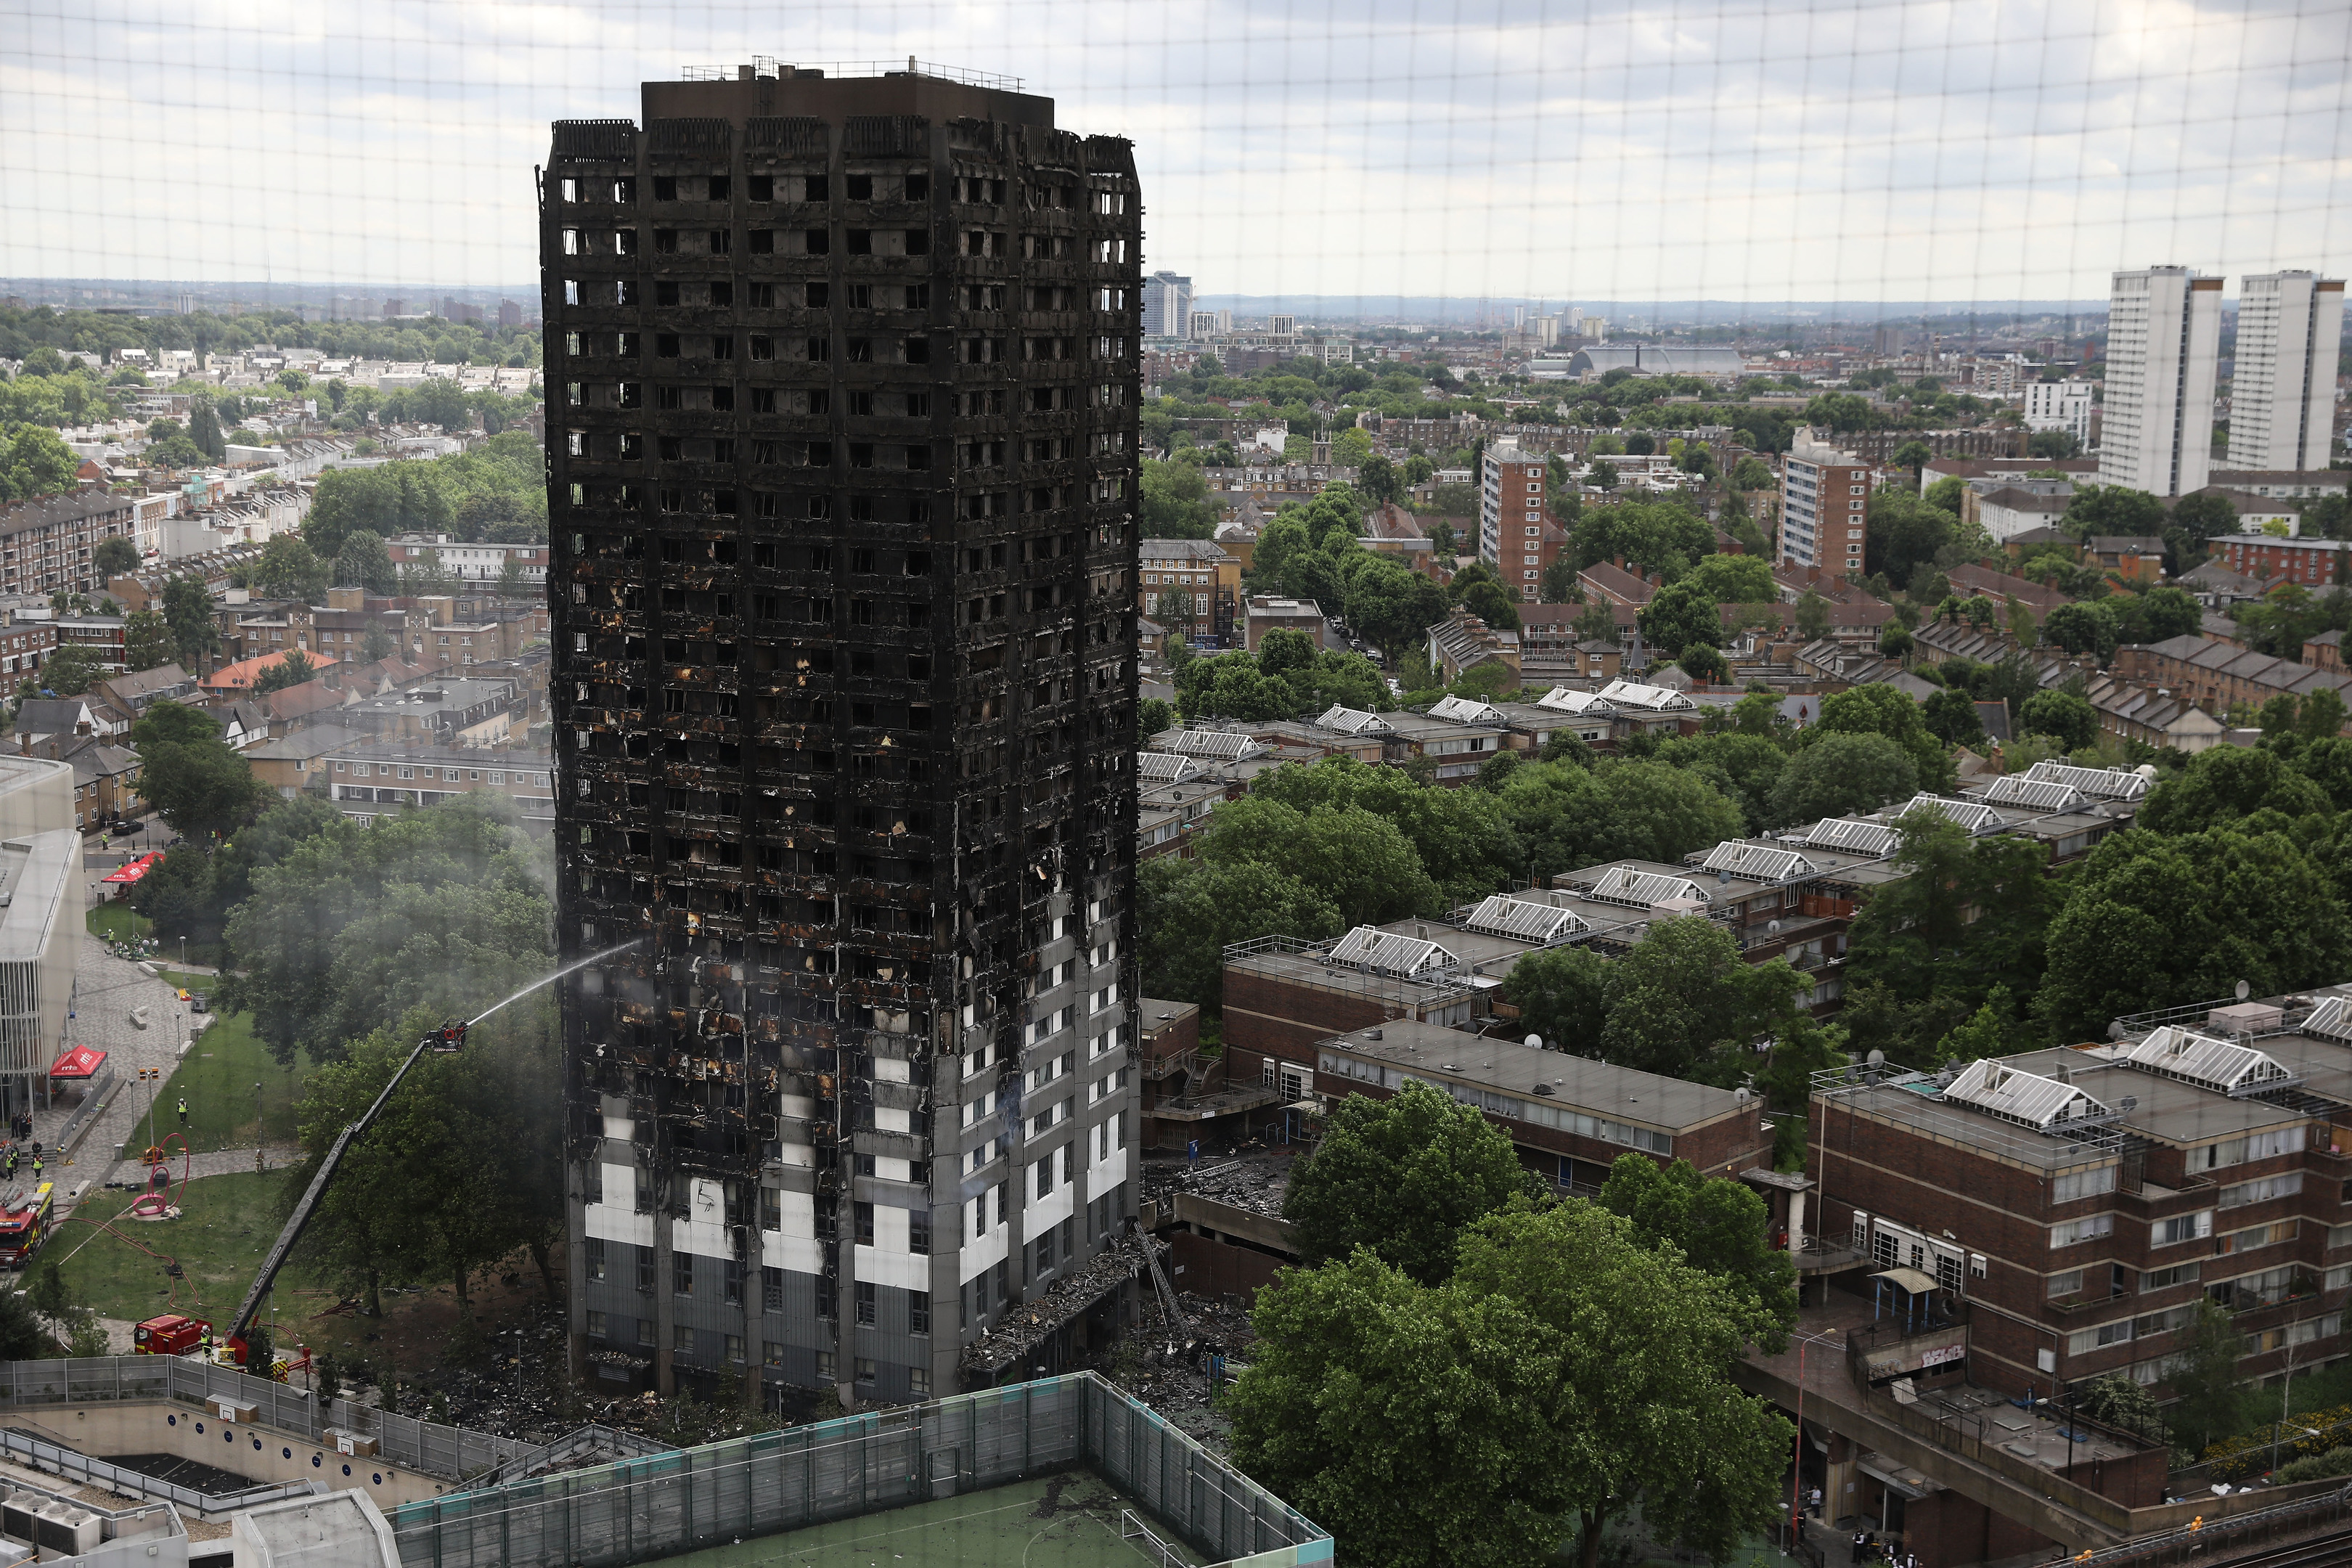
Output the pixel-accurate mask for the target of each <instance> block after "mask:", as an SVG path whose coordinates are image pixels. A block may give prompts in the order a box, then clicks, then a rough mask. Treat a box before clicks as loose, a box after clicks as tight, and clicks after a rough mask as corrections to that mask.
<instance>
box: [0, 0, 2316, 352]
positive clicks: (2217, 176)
mask: <svg viewBox="0 0 2352 1568" xmlns="http://www.w3.org/2000/svg"><path fill="white" fill-rule="evenodd" d="M755 55H758V56H765V57H770V58H777V59H782V60H785V61H788V62H800V63H803V64H828V65H833V64H838V63H842V62H859V61H868V60H872V61H883V60H888V61H892V62H903V60H904V59H905V58H906V57H908V56H909V55H913V56H915V57H917V58H920V59H921V60H924V61H926V62H939V63H940V64H944V65H949V66H953V67H958V68H966V69H972V70H981V71H992V72H1003V73H1007V74H1010V75H1015V76H1018V77H1020V78H1022V79H1023V81H1024V87H1025V89H1026V90H1028V91H1031V92H1039V93H1044V94H1046V95H1048V96H1051V97H1052V98H1054V99H1055V100H1057V106H1058V107H1057V115H1058V120H1059V123H1061V124H1062V125H1063V126H1065V127H1066V128H1069V129H1074V130H1078V131H1082V132H1089V133H1104V134H1115V135H1124V136H1127V137H1129V138H1131V139H1132V140H1133V141H1134V142H1135V143H1136V148H1137V162H1138V164H1139V170H1140V172H1141V174H1142V180H1143V189H1144V202H1145V226H1146V242H1145V257H1144V261H1145V266H1146V268H1148V269H1157V268H1170V269H1171V270H1174V271H1177V272H1180V273H1184V274H1187V275H1189V276H1191V277H1192V279H1194V280H1195V285H1196V287H1197V288H1198V289H1201V290H1202V291H1203V292H1207V293H1213V294H1229V295H1251V296H1300V295H1323V296H1340V297H1347V298H1352V299H1358V300H1362V301H1363V308H1364V309H1365V310H1368V311H1377V310H1378V308H1379V304H1380V301H1381V299H1382V298H1383V297H1386V298H1389V299H1391V300H1393V299H1394V298H1396V297H1397V296H1400V295H1446V296H1454V297H1457V298H1477V297H1484V296H1493V297H1499V298H1514V299H1517V298H1529V299H1537V300H1549V301H1557V302H1559V303H1564V304H1573V303H1576V302H1577V301H1579V300H1601V299H1610V300H1644V299H1660V300H1667V299H1710V300H1732V301H1737V300H1840V301H1853V302H1866V301H1870V300H1941V301H1954V302H1963V303H1965V302H1980V303H1985V304H1989V305H1993V306H1997V305H1998V304H1999V303H2000V301H2003V300H2020V299H2040V300H2048V299H2066V298H2074V299H2096V298H2104V297H2105V293H2106V289H2107V275H2108V273H2109V272H2110V271H2111V270H2112V269H2113V268H2117V267H2140V266H2147V265H2151V264H2159V263H2172V264H2179V265H2184V266H2190V267H2195V268H2200V269H2201V270H2204V271H2208V272H2220V273H2223V274H2226V275H2229V276H2231V277H2232V278H2233V279H2234V278H2235V277H2237V276H2240V275H2242V274H2244V273H2247V272H2256V271H2269V270H2273V269H2275V268H2291V267H2307V268H2321V269H2323V270H2327V271H2330V272H2332V274H2333V275H2335V276H2339V277H2340V276H2342V275H2343V270H2344V268H2345V267H2346V266H2347V264H2352V199H2347V198H2352V136H2347V73H2352V5H2345V4H2344V3H2343V0H2282V3H2279V4H2256V3H2244V4H2225V3H2218V0H2132V3H2119V0H2079V3H2074V4H2062V3H2056V0H2043V3H2040V4H2024V3H2015V0H1961V3H1945V0H1869V3H1865V4H1843V3H1839V4H1832V3H1827V0H1822V3H1815V4H1800V3H1793V0H1753V3H1748V4H1733V3H1720V4H1712V5H1709V4H1698V3H1696V0H1675V3H1662V0H1635V3H1623V0H1616V3H1612V0H1592V3H1588V4H1577V3H1575V0H1477V3H1472V0H1454V3H1448V0H1348V3H1347V4H1338V3H1330V0H1326V3H1321V4H1309V3H1304V0H1247V3H1245V4H1244V3H1236V0H1192V3H1189V4H1183V5H1176V4H1170V3H1168V0H991V3H979V4H950V3H945V0H937V3H906V0H898V3H894V0H856V3H854V4H853V3H845V0H801V3H798V4H795V5H789V6H784V5H746V4H719V3H710V0H677V3H675V4H646V5H631V4H615V3H605V0H574V3H569V4H563V3H551V4H509V3H505V0H467V3H462V4H460V3H455V0H366V3H363V4H355V3H351V0H170V3H169V4H157V3H155V0H0V277H19V278H22V277H81V278H118V279H215V280H231V279H234V280H240V281H242V280H249V279H274V280H281V281H298V280H299V281H307V282H327V281H331V282H339V283H349V284H351V285H352V287H353V288H354V289H355V290H359V291H362V292H363V291H366V290H370V289H378V290H386V289H410V290H415V289H419V288H422V287H425V286H442V287H449V286H471V287H499V286H506V285H526V284H528V283H530V280H531V279H535V277H536V276H537V258H536V254H535V228H534V219H533V212H534V203H535V196H534V191H533V184H532V170H533V166H534V165H535V164H538V163H542V162H544V160H545V156H546V150H547V144H548V134H547V125H548V122H549V121H551V120H555V119H571V118H601V117H608V116H612V117H629V118H635V117H636V115H637V112H638V107H637V86H638V83H639V82H640V81H643V80H646V79H675V78H677V77H678V76H679V75H682V74H683V72H684V70H685V69H686V68H688V67H711V66H731V65H734V64H738V63H740V62H744V61H748V60H749V59H751V58H752V57H753V56H755ZM2235 292H2236V284H2235V283H2234V282H2233V283H2232V284H2231V294H2232V295H2233V296H2234V294H2235Z"/></svg>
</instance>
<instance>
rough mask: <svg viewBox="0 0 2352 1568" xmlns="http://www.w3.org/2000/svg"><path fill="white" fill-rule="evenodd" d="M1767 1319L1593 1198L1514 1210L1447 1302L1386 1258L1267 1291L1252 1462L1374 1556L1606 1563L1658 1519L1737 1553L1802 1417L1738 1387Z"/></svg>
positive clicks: (1468, 1258)
mask: <svg viewBox="0 0 2352 1568" xmlns="http://www.w3.org/2000/svg"><path fill="white" fill-rule="evenodd" d="M1755 1322H1756V1316H1755V1313H1754V1310H1753V1309H1752V1308H1750V1307H1748V1305H1747V1303H1746V1302H1745V1301H1744V1300H1742V1299H1741V1298H1740V1297H1739V1296H1738V1293H1737V1292H1736V1291H1735V1290H1734V1289H1732V1288H1731V1287H1730V1286H1728V1285H1727V1284H1725V1283H1722V1282H1719V1281H1716V1280H1713V1279H1709V1278H1707V1277H1706V1275H1705V1274H1703V1273H1701V1272H1700V1271H1699V1270H1697V1269H1696V1268H1690V1267H1688V1266H1687V1265H1685V1264H1683V1263H1681V1262H1680V1261H1678V1260H1676V1259H1675V1258H1673V1257H1672V1255H1671V1254H1666V1253H1660V1252H1654V1251H1651V1250H1649V1249H1647V1248H1644V1247H1641V1246H1640V1245H1639V1244H1638V1243H1636V1242H1635V1241H1634V1240H1633V1237H1632V1234H1631V1229H1630V1226H1628V1225H1627V1223H1626V1222H1625V1221H1623V1220H1622V1219H1619V1218H1617V1217H1616V1216H1615V1215H1610V1214H1607V1213H1605V1212H1603V1211H1601V1210H1600V1209H1596V1208H1594V1207H1592V1206H1591V1205H1584V1204H1576V1205H1565V1206H1562V1207H1559V1208H1556V1209H1552V1210H1549V1211H1545V1212H1542V1213H1532V1212H1521V1213H1515V1214H1508V1215H1495V1216H1493V1217H1491V1218H1489V1219H1487V1220H1486V1221H1484V1222H1482V1223H1481V1224H1480V1225H1479V1226H1477V1227H1476V1228H1475V1229H1474V1230H1473V1231H1472V1232H1471V1233H1470V1234H1469V1235H1468V1236H1467V1237H1465V1238H1464V1241H1463V1243H1462V1267H1461V1270H1460V1272H1459V1274H1458V1275H1457V1276H1456V1279H1454V1281H1453V1282H1451V1283H1449V1284H1447V1285H1445V1286H1442V1287H1437V1288H1429V1287H1424V1286H1419V1285H1416V1284H1415V1283H1414V1282H1413V1281H1412V1279H1409V1278H1407V1277H1406V1276H1405V1275H1404V1274H1402V1273H1401V1272H1400V1271H1398V1270H1395V1269H1392V1268H1388V1267H1386V1266H1384V1265H1383V1264H1381V1262H1380V1260H1379V1259H1378V1258H1374V1257H1371V1256H1370V1255H1369V1254H1366V1253H1358V1254H1356V1255H1355V1256H1354V1257H1353V1258H1350V1259H1349V1260H1348V1261H1346V1262H1344V1263H1333V1264H1331V1265H1328V1266H1327V1267H1325V1268H1316V1269H1301V1270H1296V1271H1293V1272H1290V1273H1287V1274H1286V1275H1285V1276H1284V1277H1283V1279H1282V1280H1281V1281H1280V1282H1279V1283H1277V1284H1276V1286H1274V1287H1273V1288H1272V1289H1269V1290H1266V1291H1264V1292H1262V1293H1261V1294H1260V1297H1259V1306H1258V1309H1257V1312H1256V1314H1255V1322H1254V1326H1255V1329H1256V1331H1257V1336H1258V1346H1257V1349H1256V1351H1255V1352H1253V1355H1252V1358H1251V1364H1250V1367H1249V1370H1248V1371H1247V1372H1245V1373H1243V1375H1242V1378H1241V1380H1240V1381H1239V1382H1238V1383H1237V1384H1235V1386H1234V1391H1233V1394H1232V1395H1231V1399H1232V1408H1233V1410H1234V1458H1235V1460H1236V1462H1237V1463H1239V1464H1240V1465H1241V1466H1243V1467H1244V1468H1246V1469H1247V1470H1248V1471H1249V1472H1250V1474H1252V1475H1253V1476H1255V1477H1256V1478H1258V1479H1260V1480H1262V1481H1264V1482H1265V1483H1266V1484H1267V1485H1268V1486H1270V1487H1272V1488H1273V1489H1275V1490H1276V1491H1277V1492H1278V1493H1280V1494H1281V1495H1282V1496H1284V1497H1285V1498H1287V1499H1289V1500H1291V1501H1292V1502H1294V1503H1295V1504H1297V1506H1298V1507H1299V1508H1300V1509H1301V1510H1305V1511H1307V1512H1308V1513H1309V1514H1310V1515H1311V1517H1313V1518H1315V1519H1317V1520H1318V1521H1324V1522H1326V1523H1327V1524H1328V1527H1329V1528H1331V1529H1332V1531H1334V1533H1335V1534H1336V1535H1337V1536H1338V1537H1339V1541H1340V1542H1341V1549H1342V1551H1343V1552H1346V1553H1347V1555H1348V1556H1349V1558H1350V1559H1351V1560H1354V1561H1360V1562H1364V1563H1381V1564H1391V1565H1396V1568H1438V1565H1440V1564H1447V1563H1462V1562H1475V1563H1494V1564H1498V1565H1502V1568H1537V1565H1538V1564H1541V1563H1548V1562H1550V1561H1553V1560H1554V1558H1555V1556H1556V1554H1557V1552H1558V1551H1559V1544H1560V1542H1561V1540H1562V1539H1563V1537H1567V1536H1571V1535H1572V1536H1574V1537H1575V1538H1576V1539H1577V1543H1578V1552H1579V1562H1580V1563H1581V1564H1582V1565H1583V1568H1593V1565H1594V1564H1595V1563H1597V1562H1598V1559H1599V1552H1600V1549H1601V1534H1602V1531H1603V1530H1604V1529H1605V1527H1606V1525H1607V1524H1608V1522H1609V1521H1610V1520H1611V1519H1612V1518H1613V1517H1614V1516H1615V1515H1616V1514H1617V1513H1619V1512H1621V1511H1623V1510H1627V1509H1630V1508H1633V1507H1636V1506H1638V1507H1639V1508H1640V1509H1641V1510H1642V1513H1643V1519H1644V1521H1645V1522H1647V1523H1648V1525H1649V1526H1650V1528H1651V1529H1652V1530H1653V1531H1656V1532H1657V1533H1659V1534H1660V1535H1661V1536H1662V1537H1664V1538H1667V1539H1674V1540H1676V1541H1678V1542H1684V1543H1685V1544H1687V1545H1689V1546H1691V1547H1692V1548H1694V1549H1695V1550H1696V1551H1698V1552H1700V1553H1701V1554H1702V1555H1711V1556H1721V1555H1724V1554H1725V1553H1727V1552H1728V1550H1729V1549H1730V1547H1731V1545H1732V1544H1733V1543H1734V1542H1735V1541H1736V1540H1737V1538H1738V1535H1739V1534H1740V1533H1741V1532H1743V1531H1748V1530H1753V1529H1757V1528H1759V1527H1760V1526H1761V1525H1762V1524H1763V1523H1765V1522H1767V1521H1769V1519H1770V1517H1771V1512H1772V1509H1773V1500H1774V1495H1775V1492H1776V1490H1777V1487H1778V1480H1779V1473H1780V1472H1779V1468H1778V1467H1779V1464H1780V1450H1782V1449H1784V1448H1785V1447H1787V1445H1788V1439H1789V1427H1788V1425H1787V1423H1785V1422H1783V1421H1781V1420H1780V1418H1779V1417H1778V1416H1776V1415H1772V1414H1771V1413H1770V1411H1769V1407H1767V1406H1765V1405H1762V1404H1761V1403H1760V1402H1758V1401H1753V1400H1749V1399H1747V1398H1746V1397H1744V1396H1742V1395H1740V1394H1738V1393H1737V1392H1736V1391H1735V1390H1733V1389H1732V1388H1731V1387H1730V1385H1729V1384H1728V1382H1727V1377H1728V1372H1729V1368H1730V1365H1731V1363H1733V1362H1734V1361H1735V1360H1737V1359H1738V1356H1739V1355H1740V1353H1741V1352H1742V1350H1743V1348H1744V1345H1745V1342H1746V1341H1747V1339H1748V1336H1749V1334H1750V1332H1751V1331H1752V1328H1753V1326H1754V1324H1755Z"/></svg>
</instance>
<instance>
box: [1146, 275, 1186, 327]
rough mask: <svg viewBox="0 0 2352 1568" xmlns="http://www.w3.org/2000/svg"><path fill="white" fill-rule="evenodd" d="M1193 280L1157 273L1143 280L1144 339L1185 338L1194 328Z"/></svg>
mask: <svg viewBox="0 0 2352 1568" xmlns="http://www.w3.org/2000/svg"><path fill="white" fill-rule="evenodd" d="M1191 316H1192V279H1190V278H1179V277H1177V276H1176V274H1174V273H1173V272H1155V273H1153V274H1152V275H1151V276H1150V277H1149V278H1147V279H1144V280H1143V335H1144V336H1145V337H1148V338H1181V337H1182V336H1184V334H1185V331H1186V330H1187V329H1188V328H1189V327H1190V326H1191V325H1192V322H1191Z"/></svg>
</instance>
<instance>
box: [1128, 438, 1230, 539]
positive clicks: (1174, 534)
mask: <svg viewBox="0 0 2352 1568" xmlns="http://www.w3.org/2000/svg"><path fill="white" fill-rule="evenodd" d="M1141 473H1142V480H1141V484H1142V504H1141V507H1140V508H1139V510H1140V511H1141V513H1142V521H1143V531H1144V537H1145V538H1147V539H1207V538H1209V537H1210V536H1211V535H1212V534H1213V533H1215V532H1216V531H1217V504H1216V502H1214V501H1213V500H1210V499H1209V484H1208V480H1207V479H1204V478H1203V477H1202V473H1201V470H1200V468H1199V466H1198V465H1196V464H1192V463H1162V462H1158V461H1155V460H1153V459H1152V458H1145V459H1144V460H1143V465H1142V469H1141Z"/></svg>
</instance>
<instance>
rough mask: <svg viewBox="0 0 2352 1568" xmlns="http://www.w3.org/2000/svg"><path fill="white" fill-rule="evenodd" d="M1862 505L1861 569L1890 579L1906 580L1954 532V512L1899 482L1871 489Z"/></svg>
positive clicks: (1928, 562) (1957, 527) (1956, 524)
mask: <svg viewBox="0 0 2352 1568" xmlns="http://www.w3.org/2000/svg"><path fill="white" fill-rule="evenodd" d="M1864 506H1866V507H1867V508H1868V509H1869V510H1868V511H1867V512H1866V513H1865V517H1866V522H1865V525H1864V531H1863V544H1862V563H1863V570H1864V572H1866V573H1869V574H1873V575H1884V576H1885V577H1886V578H1887V579H1889V580H1890V581H1892V582H1896V583H1909V582H1910V581H1911V579H1912V575H1913V574H1915V573H1916V572H1917V571H1918V570H1919V569H1920V568H1921V567H1922V566H1933V565H1934V564H1935V562H1936V556H1937V552H1939V551H1941V550H1943V549H1944V548H1945V547H1947V546H1948V545H1950V544H1951V543H1952V542H1954V541H1955V540H1956V538H1957V537H1958V533H1959V531H1960V520H1959V517H1958V513H1957V512H1954V511H1951V510H1947V509H1946V508H1944V507H1942V506H1939V505H1937V502H1936V500H1934V499H1931V498H1930V497H1927V496H1922V495H1920V494H1918V493H1917V492H1916V491H1915V490H1911V489H1905V488H1903V487H1902V486H1899V485H1889V486H1886V487H1885V488H1884V489H1877V490H1874V491H1873V492H1872V493H1871V496H1870V499H1869V500H1867V501H1865V502H1864Z"/></svg>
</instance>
